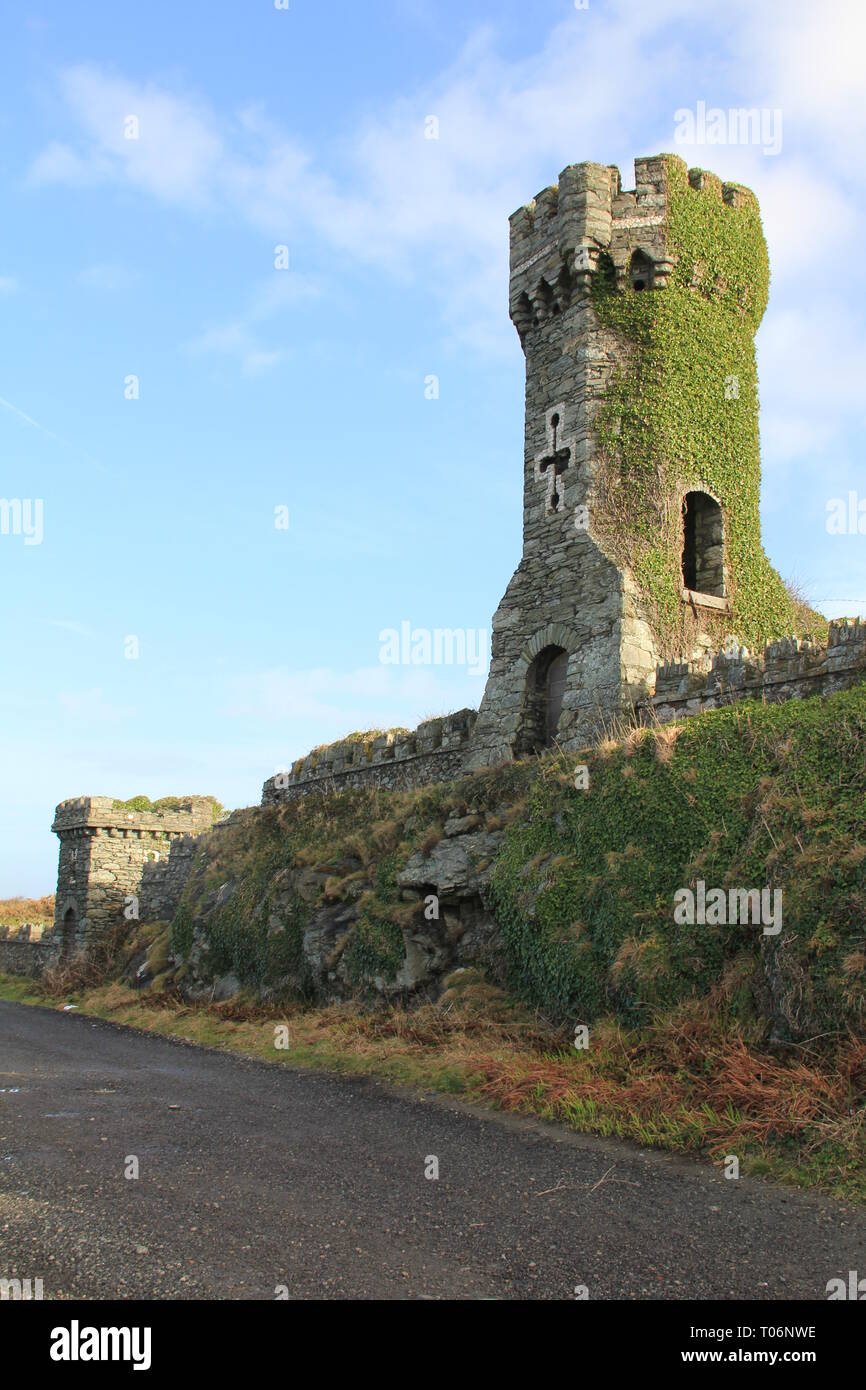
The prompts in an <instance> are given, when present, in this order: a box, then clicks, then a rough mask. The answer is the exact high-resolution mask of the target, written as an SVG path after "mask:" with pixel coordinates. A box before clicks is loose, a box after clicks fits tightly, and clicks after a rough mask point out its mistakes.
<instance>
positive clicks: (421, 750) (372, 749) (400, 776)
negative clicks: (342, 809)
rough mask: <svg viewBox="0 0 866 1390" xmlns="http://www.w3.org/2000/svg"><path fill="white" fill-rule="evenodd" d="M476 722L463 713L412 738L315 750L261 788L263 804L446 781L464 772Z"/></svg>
mask: <svg viewBox="0 0 866 1390" xmlns="http://www.w3.org/2000/svg"><path fill="white" fill-rule="evenodd" d="M475 719H476V712H475V710H471V709H464V710H460V711H459V712H458V713H457V714H448V715H444V716H443V717H442V718H441V719H427V720H425V721H424V723H423V724H419V725H418V728H417V729H416V730H415V731H414V733H402V732H395V731H394V730H390V731H389V732H388V733H385V734H377V735H375V736H373V737H370V738H363V737H361V738H354V739H344V740H342V742H339V743H332V744H329V745H328V746H327V747H326V748H319V749H316V750H314V752H312V753H310V754H308V755H307V757H306V758H299V759H298V761H297V762H296V763H295V764H294V766H293V767H292V769H291V771H290V772H278V773H276V775H275V776H273V777H269V778H268V780H267V782H265V784H264V787H263V788H262V805H263V806H272V805H274V804H275V803H277V802H280V801H296V800H297V799H298V798H299V797H302V796H306V795H308V794H309V793H310V792H330V791H343V790H345V788H347V787H384V788H385V789H386V790H387V791H404V790H407V789H409V788H412V787H421V786H424V785H426V784H427V783H429V782H447V781H448V780H449V779H450V778H452V777H459V776H460V774H461V773H462V772H463V771H464V770H465V767H466V759H467V754H468V745H469V741H470V739H471V737H472V730H473V728H474V726H475Z"/></svg>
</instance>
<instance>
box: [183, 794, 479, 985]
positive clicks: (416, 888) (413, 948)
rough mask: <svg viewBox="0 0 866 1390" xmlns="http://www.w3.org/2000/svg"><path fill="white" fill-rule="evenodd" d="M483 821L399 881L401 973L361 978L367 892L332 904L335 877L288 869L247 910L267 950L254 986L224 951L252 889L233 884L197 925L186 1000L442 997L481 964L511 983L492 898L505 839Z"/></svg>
mask: <svg viewBox="0 0 866 1390" xmlns="http://www.w3.org/2000/svg"><path fill="white" fill-rule="evenodd" d="M477 819H478V818H477V817H472V816H466V817H462V818H459V819H452V820H451V821H449V822H448V823H447V824H446V826H445V833H444V838H443V839H442V840H441V841H439V843H437V844H435V845H434V846H432V847H431V848H430V849H429V851H426V852H425V851H420V850H419V851H418V852H416V853H415V854H413V855H412V856H411V857H410V858H409V860H408V862H407V863H406V865H405V867H404V868H403V869H402V870H400V871H399V872H398V873H397V875H396V886H397V890H398V899H397V902H396V905H395V913H394V915H395V916H396V917H398V918H399V921H400V923H401V925H400V926H399V927H396V926H393V925H392V932H393V941H394V958H393V963H392V964H393V968H392V969H390V970H386V969H382V970H381V971H379V972H377V971H376V970H375V968H373V969H371V970H369V971H367V972H365V973H364V975H363V978H359V971H358V961H357V959H356V957H355V955H354V954H353V949H352V946H353V943H354V942H355V941H356V938H357V933H358V932H359V930H363V928H364V925H365V908H364V904H363V903H362V899H363V897H364V888H363V886H362V885H361V884H360V883H359V884H357V885H354V886H353V885H351V883H350V884H349V886H348V887H347V888H346V889H345V895H344V896H343V897H342V898H341V899H340V900H338V901H329V900H328V887H329V885H330V884H331V883H332V882H333V879H332V876H331V875H330V874H328V873H327V872H324V871H322V870H318V869H311V868H299V869H293V868H287V869H285V870H283V872H282V873H280V875H279V879H278V881H277V882H273V883H271V884H269V885H267V887H266V888H265V889H263V890H262V892H261V894H260V896H259V898H258V900H257V901H254V902H248V903H247V904H245V906H244V907H243V908H242V909H239V911H240V912H242V914H243V925H242V930H243V931H244V932H245V933H246V934H247V937H248V939H250V940H252V941H255V942H257V943H258V944H257V946H253V948H252V952H251V953H250V959H252V956H253V955H255V956H256V961H257V962H258V963H257V964H253V965H251V971H250V973H249V974H248V975H247V976H246V978H243V977H242V976H243V972H242V971H238V970H236V969H230V968H226V967H227V964H228V957H227V955H226V953H225V949H224V944H223V943H224V941H225V935H226V923H227V922H228V920H229V919H230V915H231V913H232V911H233V910H234V909H233V904H237V903H238V902H239V899H240V897H241V896H242V893H243V890H242V889H240V887H239V885H238V884H236V883H232V882H228V883H224V884H223V885H222V886H221V887H220V888H219V890H218V891H216V892H215V893H211V894H210V895H209V896H208V897H207V898H205V900H204V901H203V902H202V903H201V906H200V908H199V909H198V911H197V914H196V917H195V919H194V922H193V932H192V945H191V949H190V951H189V955H188V959H187V969H186V974H185V978H184V980H183V989H184V991H185V992H186V993H187V994H188V995H189V996H190V997H192V998H202V997H205V996H207V997H211V996H214V997H217V998H228V997H230V996H231V995H232V994H233V993H237V992H238V991H240V990H241V989H242V988H250V987H253V988H255V989H256V990H257V991H258V993H259V994H260V996H261V997H263V998H267V997H269V996H272V995H275V994H282V993H285V992H290V993H291V992H302V993H303V994H305V995H306V996H308V997H312V998H314V999H316V1000H318V1001H320V1002H324V1001H330V1000H340V999H347V998H352V997H357V996H358V995H359V994H360V995H363V994H368V995H369V994H372V995H379V996H381V997H383V998H392V997H396V996H404V997H407V996H412V995H430V996H435V995H436V994H437V993H438V992H439V990H440V988H441V982H442V980H443V979H444V978H445V976H447V975H449V974H450V973H451V972H452V971H454V970H455V969H457V968H459V967H461V966H469V965H478V966H481V967H483V968H484V969H485V971H486V972H487V974H488V976H489V977H490V978H494V979H496V978H502V977H503V962H502V953H501V947H500V943H499V932H498V927H497V924H496V922H495V920H494V918H493V916H492V914H491V913H490V912H489V911H488V909H487V907H486V905H485V901H484V889H485V884H486V882H487V879H488V877H489V873H490V869H491V867H492V861H493V857H494V856H495V854H496V851H497V850H498V848H499V846H500V844H501V842H502V837H503V832H502V831H483V830H477V829H476V828H475V827H476V825H477ZM340 868H341V869H342V870H343V871H344V873H345V872H347V871H348V872H349V873H351V872H352V870H353V869H355V870H357V869H359V868H360V861H356V862H354V863H353V862H352V861H348V862H346V861H344V862H343V863H341V865H340ZM193 886H194V885H193ZM398 938H399V939H398ZM272 966H273V968H271V967H272Z"/></svg>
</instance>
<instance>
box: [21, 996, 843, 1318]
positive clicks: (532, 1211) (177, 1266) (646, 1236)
mask: <svg viewBox="0 0 866 1390" xmlns="http://www.w3.org/2000/svg"><path fill="white" fill-rule="evenodd" d="M130 1156H135V1157H136V1158H137V1159H138V1164H139V1177H138V1178H137V1179H130V1178H126V1177H125V1176H124V1170H125V1168H126V1167H128V1166H129V1164H128V1159H129V1157H130ZM430 1156H435V1158H437V1159H438V1163H439V1178H438V1180H437V1179H431V1178H427V1177H425V1165H426V1166H427V1167H428V1168H429V1167H430V1166H431V1165H430V1164H429V1163H427V1160H428V1158H429V1157H430ZM849 1270H860V1271H862V1272H863V1273H864V1274H866V1215H864V1214H862V1213H860V1212H858V1211H857V1210H856V1209H852V1208H850V1207H846V1206H843V1205H840V1204H838V1203H835V1202H832V1201H830V1200H829V1199H825V1198H820V1197H816V1196H814V1195H811V1194H799V1193H795V1192H793V1191H790V1190H787V1189H784V1188H780V1187H777V1186H775V1185H772V1184H769V1183H765V1182H762V1181H758V1180H749V1179H746V1178H741V1179H740V1180H739V1181H728V1180H725V1179H724V1178H723V1177H722V1176H721V1174H720V1173H719V1172H718V1171H717V1170H715V1169H712V1168H709V1167H706V1166H703V1165H698V1164H695V1163H692V1162H691V1161H685V1160H680V1159H677V1158H674V1157H671V1156H669V1155H665V1154H661V1153H656V1152H649V1153H648V1152H644V1151H641V1150H638V1149H636V1148H633V1147H630V1146H626V1145H622V1144H618V1143H608V1142H606V1141H601V1140H595V1139H593V1138H587V1137H585V1136H580V1135H572V1134H570V1133H568V1132H566V1131H560V1130H558V1129H555V1128H553V1127H552V1126H547V1125H543V1124H540V1123H537V1122H534V1121H531V1120H523V1119H514V1118H508V1117H503V1116H498V1115H496V1114H493V1113H488V1112H481V1111H478V1110H475V1109H473V1108H470V1107H466V1106H462V1105H459V1104H457V1103H456V1102H454V1101H451V1100H448V1099H446V1098H442V1097H430V1098H428V1099H426V1100H418V1099H414V1098H412V1097H411V1096H407V1095H406V1094H404V1093H401V1092H398V1091H395V1090H393V1089H390V1088H388V1087H386V1086H384V1085H379V1084H377V1083H375V1082H373V1081H370V1080H354V1079H352V1080H346V1079H343V1078H340V1077H334V1076H329V1075H326V1074H318V1073H310V1072H303V1071H292V1070H290V1069H289V1068H287V1067H282V1066H269V1065H267V1064H264V1063H259V1062H247V1061H244V1060H242V1059H239V1058H235V1057H231V1056H227V1055H224V1054H222V1053H216V1052H211V1051H208V1050H206V1049H201V1048H196V1047H192V1046H188V1045H185V1044H182V1043H175V1042H170V1041H167V1040H164V1039H161V1038H157V1037H153V1036H148V1035H142V1034H139V1033H135V1032H132V1031H130V1030H128V1029H122V1028H116V1027H114V1026H112V1025H111V1024H106V1023H102V1022H97V1021H94V1020H91V1019H88V1018H86V1017H83V1016H80V1015H76V1014H74V1013H70V1014H63V1013H56V1012H53V1011H50V1010H47V1009H36V1008H31V1007H28V1006H25V1005H19V1004H9V1003H3V1002H0V1278H2V1277H6V1278H9V1277H15V1276H17V1277H19V1278H28V1277H29V1278H37V1277H41V1278H42V1279H43V1282H44V1297H45V1298H66V1299H69V1298H87V1299H90V1298H159V1299H185V1298H209V1299H273V1298H274V1297H275V1296H276V1291H277V1288H278V1286H280V1285H285V1286H287V1288H288V1294H289V1297H290V1298H317V1299H321V1298H389V1299H390V1298H404V1299H423V1298H460V1299H466V1298H468V1299H472V1298H476V1299H500V1298H553V1299H570V1298H574V1297H575V1288H576V1287H577V1286H581V1285H584V1286H586V1288H587V1290H588V1293H589V1297H590V1298H591V1299H599V1298H601V1299H606V1298H624V1299H646V1298H667V1299H676V1298H698V1299H701V1298H733V1297H738V1298H746V1299H776V1298H803V1299H816V1298H817V1299H822V1300H823V1299H824V1298H825V1297H826V1284H827V1281H828V1280H829V1279H831V1278H835V1277H837V1276H842V1277H847V1273H848V1271H849Z"/></svg>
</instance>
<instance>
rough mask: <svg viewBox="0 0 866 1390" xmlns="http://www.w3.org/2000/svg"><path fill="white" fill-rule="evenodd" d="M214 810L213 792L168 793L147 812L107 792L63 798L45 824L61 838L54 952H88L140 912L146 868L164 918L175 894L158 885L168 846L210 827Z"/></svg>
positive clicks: (216, 805) (165, 868)
mask: <svg viewBox="0 0 866 1390" xmlns="http://www.w3.org/2000/svg"><path fill="white" fill-rule="evenodd" d="M219 809H220V808H219V803H218V802H217V801H216V800H215V799H214V798H213V797H211V796H191V797H186V798H184V799H180V798H177V799H174V798H170V799H169V798H167V799H166V800H165V801H162V802H157V803H155V804H154V805H152V806H151V808H150V809H149V810H148V809H145V810H141V809H133V807H132V806H130V804H129V803H126V802H122V801H115V800H113V799H112V798H111V797H110V796H89V797H87V796H80V797H73V798H72V799H71V800H69V801H61V803H60V805H59V806H58V807H57V809H56V811H55V813H54V824H53V825H52V827H51V829H52V830H53V831H54V833H55V835H57V836H58V837H59V839H60V862H59V866H58V871H57V896H56V899H55V907H54V932H55V937H56V939H57V948H58V951H59V953H60V954H61V955H62V956H70V955H72V954H76V953H78V952H80V951H82V950H85V949H88V948H90V947H92V946H93V945H94V944H95V943H97V942H98V941H99V940H100V938H102V937H104V936H105V935H106V934H107V933H108V932H110V931H111V930H112V929H114V928H115V927H117V926H120V925H122V924H123V922H124V921H129V920H135V918H137V917H138V916H139V915H145V914H143V913H140V912H139V903H140V898H141V894H142V885H143V881H144V880H145V877H146V876H148V870H150V873H149V890H150V892H151V895H152V896H153V897H154V898H155V899H156V900H157V901H159V903H160V906H161V907H162V908H163V911H162V912H161V913H160V914H159V915H161V916H162V915H166V910H167V909H168V908H169V907H170V906H171V902H170V898H171V896H173V895H171V894H167V893H166V892H165V884H164V883H163V882H162V880H163V879H164V878H165V877H166V875H167V874H168V860H169V851H170V849H171V848H172V845H174V844H175V843H176V842H178V841H185V840H187V839H188V837H189V836H195V835H200V834H201V833H202V832H203V831H205V830H209V829H210V828H211V826H212V825H213V823H214V819H215V817H216V814H217V813H218V812H219ZM178 848H180V846H178ZM186 857H187V858H188V856H186ZM157 866H160V867H157ZM182 886H183V885H182V883H181V884H180V887H181V888H182Z"/></svg>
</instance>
